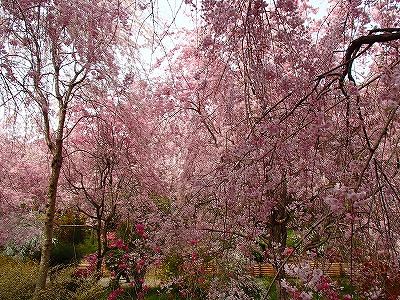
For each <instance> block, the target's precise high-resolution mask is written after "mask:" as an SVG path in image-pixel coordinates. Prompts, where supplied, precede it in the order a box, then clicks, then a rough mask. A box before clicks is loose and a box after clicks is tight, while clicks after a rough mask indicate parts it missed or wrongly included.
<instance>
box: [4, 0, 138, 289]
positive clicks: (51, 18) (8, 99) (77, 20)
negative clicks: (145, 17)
mask: <svg viewBox="0 0 400 300" xmlns="http://www.w3.org/2000/svg"><path fill="white" fill-rule="evenodd" d="M125 4H126V3H125ZM125 4H124V3H123V2H121V1H107V2H97V1H68V2H65V1H44V0H37V1H2V3H1V13H0V14H1V22H2V24H3V25H2V30H1V49H2V54H1V66H2V73H1V79H2V85H3V87H4V91H5V92H4V94H3V95H4V96H3V103H6V104H7V105H8V107H12V106H14V108H15V111H17V112H18V113H20V114H23V115H28V114H29V115H30V116H31V117H32V118H31V120H32V123H33V124H35V125H36V126H37V129H38V132H40V133H41V134H43V137H44V140H45V142H46V144H47V147H48V149H49V151H50V152H51V159H50V161H49V163H50V166H51V174H50V175H49V182H48V189H47V205H46V218H45V227H44V240H43V246H42V257H41V263H40V270H39V273H38V274H39V277H38V282H37V291H38V290H39V289H42V288H43V287H44V286H45V283H46V277H47V270H48V267H49V258H50V249H51V240H52V234H53V223H54V213H55V207H56V196H57V186H58V180H59V175H60V170H61V166H62V161H63V145H64V142H65V139H66V138H67V137H68V135H69V134H70V132H71V130H72V129H73V127H74V124H72V123H70V122H69V112H70V111H71V110H73V109H74V105H76V104H78V103H92V104H96V105H98V104H100V103H99V102H96V101H95V100H94V99H90V97H89V94H88V93H87V87H88V86H91V85H92V86H93V85H94V84H96V83H97V84H99V85H100V84H102V83H104V82H105V79H106V78H108V79H110V78H114V79H117V78H118V66H117V65H116V63H115V61H116V59H115V57H116V56H115V53H116V51H117V47H116V46H117V45H122V44H124V43H126V42H128V41H129V32H128V31H125V33H124V31H123V29H124V27H125V26H127V27H128V28H129V26H130V23H131V22H130V21H131V20H129V18H130V17H131V16H130V12H131V10H130V9H131V8H134V7H132V6H130V7H128V6H127V5H125ZM125 53H126V52H125ZM22 108H24V109H25V111H24V112H22V110H21V109H22Z"/></svg>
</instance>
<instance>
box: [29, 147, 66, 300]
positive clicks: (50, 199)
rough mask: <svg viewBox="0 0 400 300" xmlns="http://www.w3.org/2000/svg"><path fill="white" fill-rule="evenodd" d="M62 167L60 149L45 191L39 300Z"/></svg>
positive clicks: (37, 289)
mask: <svg viewBox="0 0 400 300" xmlns="http://www.w3.org/2000/svg"><path fill="white" fill-rule="evenodd" d="M61 165H62V153H61V149H59V151H57V152H56V153H55V154H54V155H53V159H52V162H51V176H50V179H49V186H48V190H47V204H46V216H45V223H44V232H43V234H44V237H43V243H42V253H41V257H40V265H39V271H38V279H37V282H36V288H35V298H34V299H39V298H38V297H39V296H38V293H39V291H40V290H42V289H44V288H45V286H46V280H47V274H48V271H49V267H50V254H51V247H52V240H53V231H54V215H55V210H56V196H57V186H58V178H59V177H60V170H61Z"/></svg>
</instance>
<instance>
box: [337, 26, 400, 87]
mask: <svg viewBox="0 0 400 300" xmlns="http://www.w3.org/2000/svg"><path fill="white" fill-rule="evenodd" d="M382 32H383V33H382ZM376 33H382V34H376ZM395 40H400V28H378V29H373V30H371V31H370V32H369V34H368V35H363V36H360V37H359V38H357V39H355V40H353V41H352V42H351V43H350V45H349V47H348V48H347V50H346V56H345V63H344V70H343V73H342V77H341V82H343V81H344V78H345V77H346V76H347V77H348V78H349V80H351V81H353V82H354V78H353V76H352V74H351V67H352V65H353V61H354V59H355V58H356V56H357V53H358V51H359V50H360V49H361V46H363V45H368V47H371V46H372V45H373V44H375V43H385V42H390V41H395Z"/></svg>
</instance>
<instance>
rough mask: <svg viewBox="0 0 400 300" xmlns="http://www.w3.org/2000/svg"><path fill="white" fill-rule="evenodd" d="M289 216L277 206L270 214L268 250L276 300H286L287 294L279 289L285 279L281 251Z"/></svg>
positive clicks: (284, 243) (284, 246)
mask: <svg viewBox="0 0 400 300" xmlns="http://www.w3.org/2000/svg"><path fill="white" fill-rule="evenodd" d="M288 220H289V215H288V213H287V211H286V207H285V206H284V205H278V206H277V208H276V210H274V211H273V212H272V214H271V220H270V222H271V236H270V249H273V255H274V257H273V262H272V264H273V266H274V269H275V271H276V272H278V274H277V276H276V294H277V299H279V300H284V299H287V296H288V295H287V293H286V291H285V290H284V289H282V287H281V281H282V279H284V278H285V269H284V268H281V264H282V261H283V257H282V254H283V251H284V250H285V248H286V242H287V222H288Z"/></svg>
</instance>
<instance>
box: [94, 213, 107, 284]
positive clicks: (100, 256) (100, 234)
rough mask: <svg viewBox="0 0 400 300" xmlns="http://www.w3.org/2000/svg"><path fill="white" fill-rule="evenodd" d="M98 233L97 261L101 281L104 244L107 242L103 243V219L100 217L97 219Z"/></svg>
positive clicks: (97, 270)
mask: <svg viewBox="0 0 400 300" xmlns="http://www.w3.org/2000/svg"><path fill="white" fill-rule="evenodd" d="M96 233H97V261H96V273H97V276H99V279H100V274H101V264H102V262H103V255H104V253H103V247H104V246H103V243H104V242H106V241H102V237H103V230H102V226H101V219H100V217H99V216H98V219H97V228H96Z"/></svg>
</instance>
